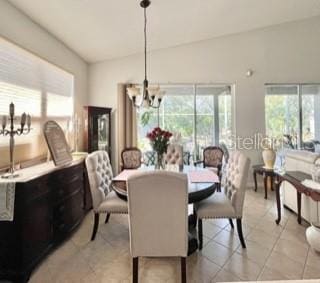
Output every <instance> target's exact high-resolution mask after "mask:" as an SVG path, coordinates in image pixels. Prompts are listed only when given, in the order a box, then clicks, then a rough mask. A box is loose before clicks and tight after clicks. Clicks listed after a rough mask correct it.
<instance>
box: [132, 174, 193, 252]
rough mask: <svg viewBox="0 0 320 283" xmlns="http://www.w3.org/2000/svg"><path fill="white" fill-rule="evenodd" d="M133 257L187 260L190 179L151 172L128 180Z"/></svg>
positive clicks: (179, 175) (184, 176) (178, 175)
mask: <svg viewBox="0 0 320 283" xmlns="http://www.w3.org/2000/svg"><path fill="white" fill-rule="evenodd" d="M127 187H128V205H129V228H130V250H131V254H132V256H133V257H139V256H155V257H162V256H164V257H169V256H181V257H185V256H186V255H187V251H188V177H187V175H185V174H181V173H176V172H168V171H161V170H160V171H150V172H142V173H138V174H134V175H133V176H131V177H129V178H128V182H127Z"/></svg>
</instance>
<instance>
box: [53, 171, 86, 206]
mask: <svg viewBox="0 0 320 283" xmlns="http://www.w3.org/2000/svg"><path fill="white" fill-rule="evenodd" d="M83 182H84V180H83V176H82V175H74V176H72V177H71V178H70V179H68V180H66V182H65V183H64V184H60V186H57V187H54V188H52V194H53V199H54V203H57V202H60V201H62V200H63V199H65V198H67V197H69V196H71V195H72V194H75V193H76V192H77V191H79V190H81V191H83V190H84V183H83Z"/></svg>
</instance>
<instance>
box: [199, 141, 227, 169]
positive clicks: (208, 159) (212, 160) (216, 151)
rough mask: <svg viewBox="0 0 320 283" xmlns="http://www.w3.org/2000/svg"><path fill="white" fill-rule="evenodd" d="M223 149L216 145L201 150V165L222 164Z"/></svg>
mask: <svg viewBox="0 0 320 283" xmlns="http://www.w3.org/2000/svg"><path fill="white" fill-rule="evenodd" d="M222 160H223V150H222V149H221V148H220V147H217V146H208V147H206V148H205V149H204V150H203V166H204V167H216V168H217V167H219V166H221V165H222Z"/></svg>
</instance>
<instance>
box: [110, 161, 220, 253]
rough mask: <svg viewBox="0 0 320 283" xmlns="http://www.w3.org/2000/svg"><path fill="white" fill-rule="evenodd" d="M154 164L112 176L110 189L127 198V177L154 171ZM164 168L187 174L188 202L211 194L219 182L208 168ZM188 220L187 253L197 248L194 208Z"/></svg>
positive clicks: (216, 176)
mask: <svg viewBox="0 0 320 283" xmlns="http://www.w3.org/2000/svg"><path fill="white" fill-rule="evenodd" d="M154 170H159V169H155V167H154V166H142V167H140V168H138V169H127V170H123V171H122V172H120V173H119V174H118V175H117V176H115V177H114V178H113V181H112V189H113V190H114V191H115V192H116V194H117V195H118V197H119V198H121V199H124V200H127V197H128V194H127V179H128V178H129V177H130V176H132V175H134V174H137V173H141V172H144V171H154ZM164 170H167V171H175V172H180V173H182V174H187V176H188V203H189V204H194V203H197V202H199V201H202V200H204V199H206V198H208V197H210V196H211V195H213V194H214V193H215V191H216V189H217V187H218V184H219V182H220V180H219V177H218V175H217V174H216V173H215V172H214V171H213V170H210V168H201V167H195V166H189V165H188V166H183V167H182V166H166V168H165V169H164ZM188 220H189V221H188V222H189V235H188V237H189V247H188V255H190V254H192V253H193V252H195V251H196V250H197V249H198V240H197V236H196V235H197V233H196V224H197V216H196V212H195V210H193V212H192V213H191V214H190V215H189V216H188Z"/></svg>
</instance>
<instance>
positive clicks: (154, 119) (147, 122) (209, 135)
mask: <svg viewBox="0 0 320 283" xmlns="http://www.w3.org/2000/svg"><path fill="white" fill-rule="evenodd" d="M161 88H162V89H163V90H165V91H166V95H165V96H164V99H163V101H162V103H161V107H160V108H159V109H147V110H145V109H142V110H140V109H138V110H137V116H138V119H137V121H138V145H139V147H140V148H141V149H142V150H143V151H147V150H151V148H150V145H149V141H148V139H147V138H146V134H147V132H148V131H150V130H151V129H152V128H154V127H156V126H158V125H159V126H160V127H161V128H164V129H166V130H169V131H171V132H173V133H180V134H181V138H182V144H183V147H184V151H189V152H190V153H191V154H192V155H193V156H196V159H198V158H201V157H202V151H203V149H204V148H205V147H206V146H209V145H215V144H219V143H220V142H222V141H223V142H225V143H226V144H229V142H230V138H231V134H232V126H233V125H232V109H231V105H232V103H231V101H232V95H231V89H232V86H231V85H163V86H161Z"/></svg>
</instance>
